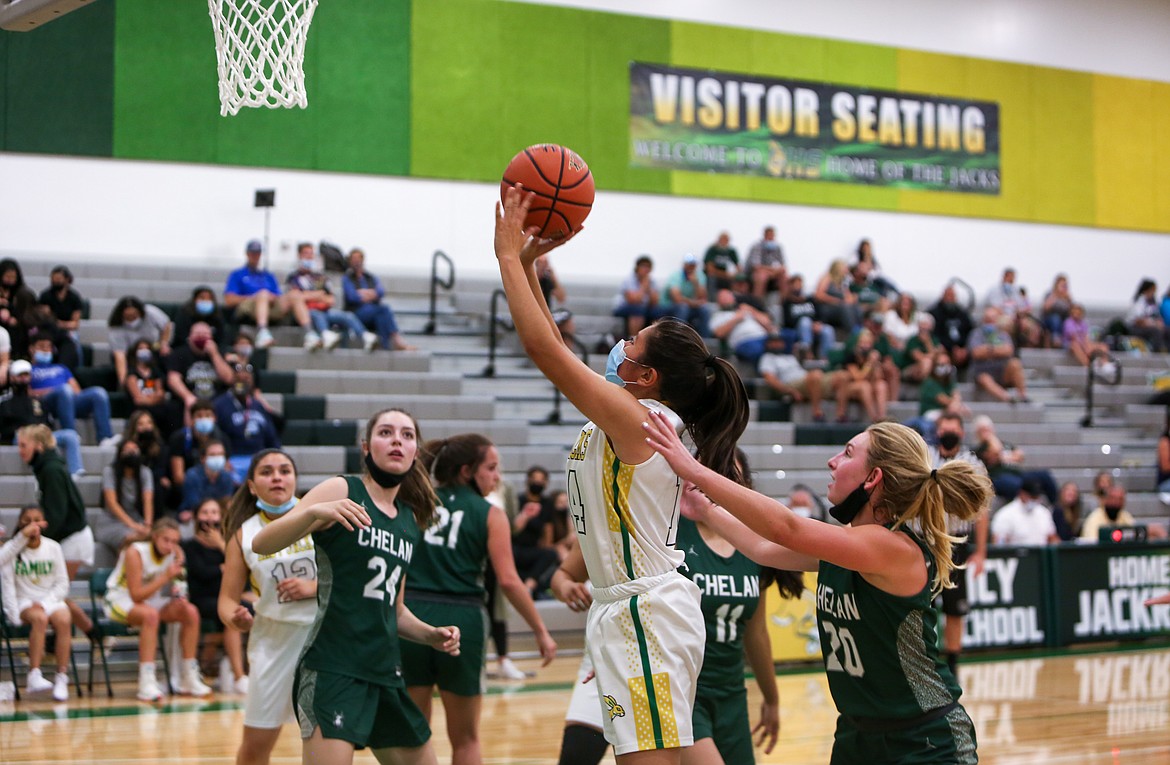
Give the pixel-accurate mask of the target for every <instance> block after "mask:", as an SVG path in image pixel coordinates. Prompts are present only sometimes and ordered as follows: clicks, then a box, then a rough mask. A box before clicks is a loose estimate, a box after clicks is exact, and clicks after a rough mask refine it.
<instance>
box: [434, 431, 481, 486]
mask: <svg viewBox="0 0 1170 765" xmlns="http://www.w3.org/2000/svg"><path fill="white" fill-rule="evenodd" d="M491 447H492V442H491V440H490V439H489V438H487V437H486V436H483V435H480V434H479V433H461V434H459V435H457V436H451V437H449V438H436V439H434V440H431V441H427V443H426V447H425V448H424V449H423V452H424V453H423V454H422V455H420V456H421V458H422V459H423V465H424V466H425V467H426V468H427V470H428V471H429V473H430V474H431V475H432V476H434V478H435V485H436V486H449V485H451V484H456V483H465V481H464V480H463V478H462V472H463V468H464V467H469V468H471V472H472V474H474V473H475V471H476V470H478V469H479V466H480V465H481V464H482V463H483V461H484V459H485V458H486V457H487V452H488V449H490V448H491Z"/></svg>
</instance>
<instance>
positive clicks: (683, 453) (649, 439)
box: [642, 411, 700, 480]
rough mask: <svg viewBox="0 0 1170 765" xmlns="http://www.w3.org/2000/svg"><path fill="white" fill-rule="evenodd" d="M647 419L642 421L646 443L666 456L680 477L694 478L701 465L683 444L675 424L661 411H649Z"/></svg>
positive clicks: (668, 462)
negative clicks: (675, 429)
mask: <svg viewBox="0 0 1170 765" xmlns="http://www.w3.org/2000/svg"><path fill="white" fill-rule="evenodd" d="M647 415H648V417H647V420H646V422H643V423H642V429H643V430H644V431H645V432H646V443H647V444H649V445H650V447H651V448H653V449H654V451H656V452H658V453H659V454H661V455H662V456H663V457H665V458H666V462H667V464H668V465H670V467H671V469H672V470H674V472H675V474H676V475H677V476H678V477H679V478H683V479H686V480H694V478H695V477H696V474H697V472H698V468H699V467H700V465H699V462H698V460H696V459H695V458H694V457H692V456H691V453H690V452H689V451H687V448H686V447H685V446H683V442H682V440H680V439H679V437H678V433H676V432H675V431H674V425H673V424H672V423H671V422H670V420H668V419H667V418H666V415H664V414H662V413H661V412H655V411H648V412H647Z"/></svg>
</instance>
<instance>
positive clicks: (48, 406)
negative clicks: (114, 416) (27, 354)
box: [29, 330, 121, 446]
mask: <svg viewBox="0 0 1170 765" xmlns="http://www.w3.org/2000/svg"><path fill="white" fill-rule="evenodd" d="M34 331H35V330H34ZM30 340H31V342H30V346H31V348H32V355H33V363H32V374H31V377H30V378H29V393H31V394H32V395H33V396H35V397H36V398H39V399H40V400H41V403H42V404H43V405H44V407H45V410H46V411H48V412H49V413H50V414H52V415H53V416H54V417H56V418H57V422H58V424H60V426H61V428H62V429H64V430H76V429H77V428H76V427H75V425H76V422H77V418H79V417H90V418H92V419H93V427H94V430H95V431H97V438H98V443H99V445H100V446H113V445H115V444H117V443H118V441H119V440H121V436H115V435H114V431H113V429H112V428H111V427H110V396H109V394H108V393H106V390H105V388H99V387H97V386H96V385H94V386H91V387H89V388H84V389H83V388H82V387H81V385H80V384H79V383H78V382H77V380H76V379H75V378H74V377H73V373H72V372H70V371H69V368H68V367H66V366H64V365H63V364H58V363H56V360H55V359H56V357H55V355H54V348H53V341H52V339H51V338H49V337H48V336H47V335H45V334H44V333H40V332H38V333H37V334H36V335H32V336H31V337H30Z"/></svg>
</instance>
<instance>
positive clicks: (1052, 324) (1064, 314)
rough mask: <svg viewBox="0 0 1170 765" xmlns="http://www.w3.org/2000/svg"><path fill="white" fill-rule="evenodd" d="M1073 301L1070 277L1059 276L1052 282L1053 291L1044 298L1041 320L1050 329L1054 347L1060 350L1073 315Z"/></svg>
mask: <svg viewBox="0 0 1170 765" xmlns="http://www.w3.org/2000/svg"><path fill="white" fill-rule="evenodd" d="M1072 307H1073V299H1072V294H1071V293H1070V292H1069V290H1068V277H1067V276H1065V275H1064V274H1057V275H1056V278H1055V279H1054V280H1053V281H1052V289H1050V290H1048V294H1047V295H1045V296H1044V303H1043V305H1042V306H1041V307H1040V320H1041V321H1043V322H1044V326H1045V327H1046V328H1047V329H1048V335H1049V337H1050V338H1051V340H1052V347H1053V348H1059V347H1061V344H1062V342H1063V338H1064V323H1065V321H1066V320H1067V319H1068V317H1069V315H1070V314H1071V313H1072Z"/></svg>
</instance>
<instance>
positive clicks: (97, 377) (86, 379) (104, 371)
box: [73, 366, 119, 393]
mask: <svg viewBox="0 0 1170 765" xmlns="http://www.w3.org/2000/svg"><path fill="white" fill-rule="evenodd" d="M73 376H74V377H76V378H77V384H78V385H80V386H81V387H82V388H91V387H93V386H95V385H96V386H97V387H99V388H105V389H106V390H108V391H110V392H111V393H112V392H115V391H117V390H118V389H119V386H118V377H117V375H116V374H115V373H114V368H113V367H112V366H101V367H91V366H80V367H78V368H77V371H76V372H75V373H74V375H73Z"/></svg>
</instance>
